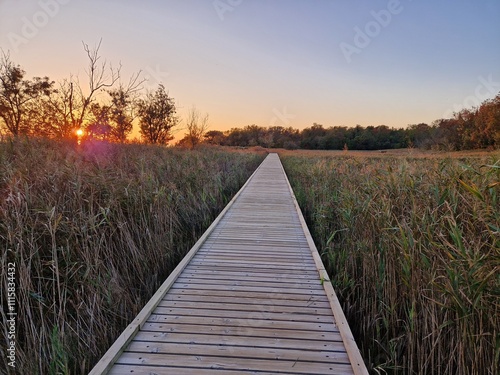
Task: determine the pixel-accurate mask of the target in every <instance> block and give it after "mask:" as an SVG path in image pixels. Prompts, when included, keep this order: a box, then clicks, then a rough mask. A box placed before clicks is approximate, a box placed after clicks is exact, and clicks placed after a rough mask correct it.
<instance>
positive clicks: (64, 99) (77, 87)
mask: <svg viewBox="0 0 500 375" xmlns="http://www.w3.org/2000/svg"><path fill="white" fill-rule="evenodd" d="M100 46H101V42H99V43H98V44H97V46H96V47H94V48H90V47H89V46H88V45H87V44H85V43H83V49H84V51H85V53H86V55H87V62H88V65H87V69H86V77H85V81H86V82H85V84H82V82H81V81H80V79H79V78H78V77H75V76H70V77H68V78H67V79H64V80H62V81H61V82H58V83H56V82H55V81H52V80H50V79H49V78H48V77H34V78H32V79H31V80H30V79H27V78H26V72H25V71H24V70H23V69H22V68H21V66H19V65H17V64H15V63H14V62H13V61H12V60H11V59H10V56H9V54H8V53H5V52H4V51H1V56H0V132H4V133H8V134H11V135H13V136H20V135H36V136H44V137H48V138H59V139H61V138H62V139H67V138H74V139H76V138H77V137H78V136H77V134H78V135H79V137H86V138H91V139H99V140H105V141H111V142H127V141H129V139H130V135H131V133H132V129H133V124H134V122H136V123H138V125H139V131H140V134H141V137H142V139H141V140H142V141H143V142H146V143H151V144H168V143H169V142H170V141H172V140H173V138H174V137H173V135H172V131H173V128H174V127H176V126H179V125H180V122H181V121H180V119H179V117H178V116H177V108H176V104H175V100H174V99H173V98H172V97H171V96H170V95H169V93H168V92H167V91H166V89H165V86H163V84H158V87H157V88H156V90H154V91H147V92H145V93H144V92H143V90H142V84H143V83H144V82H145V80H144V79H142V78H141V72H138V73H136V74H133V75H132V76H131V77H130V78H129V79H128V81H126V82H124V81H123V80H122V76H121V65H119V66H118V67H117V68H114V67H113V66H112V65H110V64H108V63H107V62H106V61H102V60H101V56H100V55H99V49H100ZM185 125H186V126H185V130H186V134H185V137H184V138H183V139H182V140H181V141H179V142H178V143H177V144H178V145H181V146H187V147H191V148H193V147H195V146H196V145H198V144H199V143H203V142H204V143H209V144H215V145H225V146H240V147H249V146H262V147H268V148H287V149H297V148H304V149H322V150H341V149H350V150H378V149H394V148H406V147H419V148H426V149H445V150H465V149H474V148H498V147H500V93H499V94H498V95H497V96H496V97H495V98H493V99H489V100H485V101H484V102H483V103H481V105H480V106H479V107H474V108H471V109H463V110H461V111H460V112H457V113H454V114H453V116H452V117H451V118H448V119H438V120H436V121H434V122H433V123H432V124H430V125H429V124H425V123H419V124H412V125H409V126H407V127H406V128H389V127H388V126H386V125H378V126H367V127H362V126H360V125H357V126H355V127H347V126H333V127H328V128H325V127H324V126H323V125H321V124H317V123H314V124H313V125H312V126H310V127H307V128H305V129H303V130H297V129H294V128H292V127H282V126H271V127H267V128H266V127H261V126H257V125H248V126H245V127H243V128H232V129H230V130H227V131H219V130H211V131H207V130H208V115H204V116H203V115H202V114H200V113H199V111H198V110H197V109H196V108H195V107H193V108H191V109H190V110H189V113H188V115H187V118H186V120H185ZM0 134H1V133H0Z"/></svg>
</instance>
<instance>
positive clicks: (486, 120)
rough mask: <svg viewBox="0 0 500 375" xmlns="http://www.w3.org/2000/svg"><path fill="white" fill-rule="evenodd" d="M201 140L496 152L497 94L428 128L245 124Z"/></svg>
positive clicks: (499, 132)
mask: <svg viewBox="0 0 500 375" xmlns="http://www.w3.org/2000/svg"><path fill="white" fill-rule="evenodd" d="M205 141H206V142H207V143H211V144H218V145H225V146H241V147H249V146H262V147H274V148H287V149H297V148H302V149H313V150H342V149H349V150H383V149H396V148H407V147H417V148H422V149H435V150H448V151H452V150H467V149H481V148H499V147H500V93H499V94H498V95H497V96H496V97H495V98H494V99H489V100H486V101H484V102H483V103H482V104H481V105H480V106H479V107H478V108H472V109H463V110H461V111H460V112H457V113H455V114H454V115H453V117H452V118H449V119H439V120H436V121H434V122H433V123H432V124H431V125H428V124H425V123H419V124H412V125H409V126H407V127H406V128H404V129H403V128H390V127H388V126H386V125H379V126H367V127H363V126H360V125H357V126H355V127H347V126H333V127H328V128H325V127H324V126H323V125H321V124H317V123H314V124H313V125H312V126H310V127H307V128H305V129H303V130H301V131H299V130H297V129H294V128H291V127H282V126H272V127H268V128H265V127H260V126H257V125H249V126H245V127H244V128H233V129H231V130H228V131H225V132H222V131H218V130H211V131H208V132H207V133H206V134H205Z"/></svg>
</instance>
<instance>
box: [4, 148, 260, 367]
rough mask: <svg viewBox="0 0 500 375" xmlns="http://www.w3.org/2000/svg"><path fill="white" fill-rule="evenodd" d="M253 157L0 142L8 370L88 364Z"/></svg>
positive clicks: (194, 236)
mask: <svg viewBox="0 0 500 375" xmlns="http://www.w3.org/2000/svg"><path fill="white" fill-rule="evenodd" d="M262 159H263V155H262V154H261V155H257V154H255V153H241V152H240V153H236V152H225V151H220V150H218V149H213V148H207V149H200V150H198V151H182V150H176V149H168V148H162V147H153V146H142V145H113V144H106V143H87V144H84V145H81V146H80V147H76V145H74V144H70V143H56V142H52V141H47V140H41V139H17V140H13V139H4V140H3V141H2V142H0V249H1V257H2V259H1V262H2V271H1V275H0V277H1V279H0V280H1V283H2V293H1V297H0V298H1V304H2V323H3V324H2V327H5V321H6V316H5V314H4V312H5V311H6V310H5V307H6V298H7V296H6V292H5V290H6V288H4V285H6V284H5V283H6V274H5V269H6V267H5V265H6V264H7V262H15V264H16V283H17V296H16V309H17V313H18V316H17V332H16V333H17V347H16V349H17V353H16V354H17V358H16V359H17V363H16V364H17V368H16V372H17V373H20V374H86V373H88V371H89V370H90V369H91V368H92V366H93V364H95V362H96V361H97V360H98V359H99V358H100V357H101V356H102V355H103V354H104V352H105V351H106V350H107V348H108V347H109V346H110V344H111V343H112V342H113V341H114V339H116V337H117V336H118V335H119V334H120V333H121V331H122V330H123V329H124V328H125V327H126V325H127V324H128V323H129V322H130V321H131V320H132V318H133V317H135V315H136V314H137V313H138V312H139V311H140V309H141V308H142V307H143V306H144V304H145V303H146V301H147V300H148V299H149V298H150V297H151V296H152V294H153V293H154V292H155V291H156V289H157V288H158V287H159V285H160V284H161V282H162V281H163V280H164V279H165V278H166V277H167V276H168V274H169V272H170V271H171V270H172V269H173V268H174V267H175V265H176V264H177V263H178V261H179V260H180V259H182V257H183V255H184V254H185V253H186V252H187V251H188V250H189V248H190V247H191V246H192V244H193V243H194V242H195V240H196V239H197V237H198V236H199V235H201V233H202V232H203V230H204V229H205V228H206V227H208V225H209V224H210V223H211V221H212V220H213V219H214V217H215V216H216V215H217V213H218V212H219V211H220V210H221V209H222V208H223V207H224V205H225V204H226V203H227V201H228V200H229V199H230V198H231V196H232V195H233V194H234V193H235V192H236V191H237V190H238V189H239V187H240V186H241V185H242V184H243V183H244V182H245V180H246V179H247V178H248V177H249V175H250V174H251V173H252V172H253V171H254V169H255V168H256V167H257V165H258V164H259V163H260V161H261V160H262ZM5 335H6V330H5V329H4V328H3V329H2V330H1V332H0V342H1V345H2V346H1V347H0V348H1V354H0V356H1V358H2V362H3V363H4V364H6V363H7V359H6V350H5V347H4V344H5V342H6V337H5ZM5 369H6V371H8V370H9V368H8V367H7V366H5ZM11 373H13V372H12V371H11Z"/></svg>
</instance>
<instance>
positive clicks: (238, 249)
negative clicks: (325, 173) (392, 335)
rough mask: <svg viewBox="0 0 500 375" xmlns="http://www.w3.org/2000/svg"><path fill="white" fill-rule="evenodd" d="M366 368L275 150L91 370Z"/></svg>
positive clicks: (228, 374)
mask: <svg viewBox="0 0 500 375" xmlns="http://www.w3.org/2000/svg"><path fill="white" fill-rule="evenodd" d="M103 373H109V374H113V375H119V374H120V375H124V374H128V375H130V374H134V375H137V374H144V375H145V374H148V375H152V374H174V375H184V374H186V375H187V374H201V375H204V374H215V373H220V374H225V375H235V374H260V375H263V374H367V371H366V367H365V365H364V363H363V361H362V359H361V356H360V354H359V351H358V348H357V347H356V344H355V342H354V340H353V338H352V335H351V332H350V329H349V327H348V325H347V323H346V321H345V317H344V314H343V313H342V310H341V308H340V305H339V304H338V301H337V299H336V296H335V293H334V291H333V289H332V286H331V283H330V281H329V280H328V276H327V274H326V272H325V270H324V268H323V264H322V262H321V259H320V257H319V255H318V253H317V251H316V248H315V246H314V243H313V242H312V239H311V236H310V234H309V231H308V229H307V227H306V225H305V223H304V220H303V217H302V214H301V213H300V209H299V208H298V205H297V204H296V201H295V197H294V196H293V192H292V190H291V188H290V185H289V183H288V180H287V178H286V175H285V173H284V171H283V168H282V166H281V162H280V160H279V157H278V156H277V154H269V155H268V157H267V158H266V159H265V161H264V162H263V163H262V164H261V166H260V167H259V168H258V169H257V170H256V172H255V173H254V174H253V175H252V177H250V179H249V180H248V181H247V183H246V184H245V186H244V187H243V188H242V189H241V190H240V191H239V192H238V194H237V195H236V196H235V198H234V199H233V200H232V201H231V202H230V203H229V204H228V206H227V207H226V208H225V209H224V211H223V212H222V213H221V214H220V215H219V217H218V218H217V219H216V220H215V221H214V223H213V224H212V226H211V227H210V228H209V229H208V230H207V232H205V234H204V235H203V236H202V238H200V240H199V241H198V242H197V243H196V245H195V246H194V247H193V249H191V251H190V252H189V254H188V255H187V256H186V257H185V258H184V259H183V260H182V262H181V263H180V264H179V266H178V267H177V268H176V269H175V271H174V272H173V273H172V274H171V275H170V276H169V278H168V279H167V280H166V281H165V283H164V284H163V285H162V286H161V288H160V289H159V290H158V291H157V293H156V294H155V295H154V296H153V298H152V299H151V300H150V301H149V302H148V304H147V305H146V306H145V307H144V309H143V310H142V311H141V313H140V314H139V315H138V316H137V318H136V319H135V320H134V321H133V322H132V323H131V324H130V325H129V326H128V327H127V329H126V330H125V331H124V332H123V333H122V335H121V336H120V337H119V338H118V340H117V341H116V342H115V343H114V344H113V346H112V347H111V348H110V349H109V350H108V352H107V353H106V354H105V355H104V357H103V358H102V359H101V361H100V362H99V363H98V364H97V365H96V366H95V368H94V369H93V370H92V372H91V374H92V375H94V374H103Z"/></svg>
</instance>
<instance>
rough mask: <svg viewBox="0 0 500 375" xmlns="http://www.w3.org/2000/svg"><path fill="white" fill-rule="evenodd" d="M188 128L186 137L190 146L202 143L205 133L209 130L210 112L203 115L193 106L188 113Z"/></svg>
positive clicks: (193, 146)
mask: <svg viewBox="0 0 500 375" xmlns="http://www.w3.org/2000/svg"><path fill="white" fill-rule="evenodd" d="M186 129H187V134H186V137H185V139H186V141H187V143H188V145H189V147H191V149H193V148H195V147H196V146H197V145H198V144H200V143H201V141H202V140H203V135H204V134H205V132H206V131H207V130H208V113H206V114H205V115H204V116H203V117H202V116H201V114H200V112H199V111H198V110H197V109H196V107H194V106H193V107H192V108H191V109H190V110H189V113H188V117H187V120H186Z"/></svg>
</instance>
